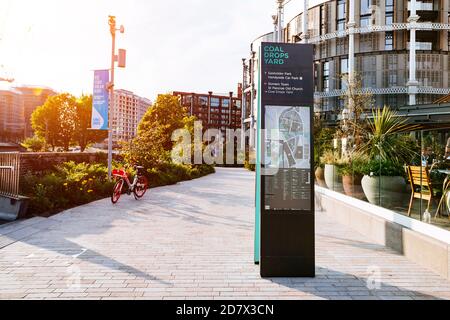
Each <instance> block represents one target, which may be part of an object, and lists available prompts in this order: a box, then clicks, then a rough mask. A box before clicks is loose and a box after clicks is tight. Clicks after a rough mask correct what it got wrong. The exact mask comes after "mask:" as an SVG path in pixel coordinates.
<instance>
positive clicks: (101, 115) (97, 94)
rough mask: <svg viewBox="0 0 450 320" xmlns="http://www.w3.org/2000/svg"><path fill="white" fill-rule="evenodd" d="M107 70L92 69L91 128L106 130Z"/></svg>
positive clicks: (107, 104)
mask: <svg viewBox="0 0 450 320" xmlns="http://www.w3.org/2000/svg"><path fill="white" fill-rule="evenodd" d="M108 83H109V70H96V71H94V94H93V96H92V121H91V129H95V130H108V109H109V91H108Z"/></svg>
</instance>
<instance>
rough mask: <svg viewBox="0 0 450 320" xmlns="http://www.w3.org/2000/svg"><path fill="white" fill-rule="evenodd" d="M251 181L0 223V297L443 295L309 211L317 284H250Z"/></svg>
mask: <svg viewBox="0 0 450 320" xmlns="http://www.w3.org/2000/svg"><path fill="white" fill-rule="evenodd" d="M253 181H254V180H253V176H252V174H251V173H249V172H247V171H244V170H240V169H217V173H216V174H214V175H210V176H208V177H205V178H202V179H199V180H195V181H190V182H185V183H181V184H178V185H175V186H169V187H163V188H158V189H153V190H151V192H150V193H149V194H148V195H147V196H146V197H145V199H144V200H142V201H140V202H136V201H135V200H134V199H132V198H131V197H124V198H123V199H121V200H120V202H119V204H118V205H117V206H115V207H113V206H112V205H111V204H110V202H109V200H108V199H106V200H101V201H98V202H95V203H92V204H89V205H86V206H82V207H78V208H75V209H72V210H68V211H66V212H64V213H62V214H59V215H57V216H54V217H52V218H50V219H41V218H35V219H31V220H27V221H23V222H19V223H13V224H7V225H3V226H0V248H1V249H0V298H4V299H5V298H30V299H42V298H62V299H70V298H77V299H79V298H88V299H117V298H119V299H120V298H122V299H123V298H137V299H186V298H188V299H212V298H214V299H238V298H243V299H252V298H256V299H277V298H282V299H433V298H447V299H449V298H450V282H448V281H446V280H444V279H442V278H440V277H439V276H437V275H435V274H433V273H432V272H430V271H428V270H425V269H423V268H421V267H419V266H417V265H415V264H414V263H411V262H409V261H408V260H406V259H405V258H404V257H403V256H400V255H398V254H396V253H394V252H393V251H391V250H389V249H386V248H384V247H381V246H379V245H376V244H373V243H371V242H368V241H367V240H365V238H364V236H362V235H360V234H357V233H355V232H354V231H352V230H350V229H349V228H347V227H345V226H342V225H339V224H337V223H336V222H335V221H333V220H330V219H329V218H328V217H326V216H324V215H323V214H321V213H320V212H319V213H317V264H318V267H317V273H318V276H317V278H315V279H261V278H260V276H259V272H258V271H259V270H258V267H257V266H255V265H254V264H253V262H252V257H253V219H254V217H253V208H252V207H253V192H254V191H253ZM378 280H379V281H380V283H379V282H378Z"/></svg>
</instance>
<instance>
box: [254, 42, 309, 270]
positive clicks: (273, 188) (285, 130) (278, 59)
mask: <svg viewBox="0 0 450 320" xmlns="http://www.w3.org/2000/svg"><path fill="white" fill-rule="evenodd" d="M313 84H314V81H313V46H312V45H304V44H285V43H262V45H261V51H260V87H259V94H260V104H259V108H260V109H259V113H258V115H259V116H258V121H261V123H260V125H259V128H260V133H259V135H258V153H259V155H260V156H259V163H258V173H257V174H258V177H257V181H258V182H257V183H259V184H260V186H259V188H258V190H259V193H260V194H259V199H258V201H259V205H258V209H259V215H260V219H261V221H260V222H261V225H260V238H261V243H260V245H261V247H260V261H259V262H260V264H261V275H262V276H274V277H277V276H298V277H301V276H314V273H315V259H314V175H313V172H314V170H313V168H314V164H313V154H314V152H313V132H312V130H313V125H312V124H313V103H314V97H313V89H314V85H313ZM257 220H258V212H257ZM257 224H258V221H257Z"/></svg>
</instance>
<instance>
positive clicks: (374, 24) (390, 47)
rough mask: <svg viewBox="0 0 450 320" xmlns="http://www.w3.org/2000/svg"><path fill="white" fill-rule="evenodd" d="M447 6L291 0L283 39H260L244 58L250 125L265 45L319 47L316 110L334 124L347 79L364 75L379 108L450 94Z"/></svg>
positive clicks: (411, 1) (432, 0)
mask: <svg viewBox="0 0 450 320" xmlns="http://www.w3.org/2000/svg"><path fill="white" fill-rule="evenodd" d="M449 2H450V1H449V0H423V1H418V0H331V1H330V0H309V1H308V0H305V1H303V0H291V1H290V2H289V3H288V4H287V5H286V8H285V10H286V11H287V9H289V11H290V16H289V17H288V16H286V17H285V19H284V21H286V22H287V23H286V25H285V26H283V27H282V32H280V34H281V36H280V35H279V34H278V33H277V32H276V31H274V32H270V33H268V34H265V35H263V36H261V37H259V38H258V39H256V40H255V41H254V42H253V43H252V45H251V54H250V57H249V59H246V60H245V61H244V65H243V70H244V92H245V99H244V106H243V108H244V109H245V121H246V122H247V123H251V122H254V118H255V117H256V114H255V113H256V111H255V106H256V94H257V91H256V90H257V83H258V82H257V77H258V73H257V72H258V71H257V66H258V50H259V45H260V43H261V42H262V41H283V42H288V43H311V44H314V47H315V50H314V63H315V110H316V112H321V113H322V114H323V115H324V117H326V118H327V119H329V120H331V121H333V120H335V119H337V117H338V115H339V113H340V111H341V110H342V109H343V107H344V101H343V99H342V95H343V94H344V92H345V83H344V82H343V81H342V76H343V75H345V74H350V73H352V74H359V75H360V77H361V79H362V85H363V88H364V90H366V91H369V92H371V93H372V94H373V95H374V100H375V101H374V102H375V105H376V106H383V105H389V106H391V107H394V108H401V107H403V106H414V105H420V104H430V103H433V102H434V101H436V100H437V99H439V98H440V97H442V96H444V95H446V94H449V93H450V89H449V82H450V55H449V52H450V21H449V19H450V18H449V15H450V6H449ZM274 4H275V3H274ZM288 7H289V8H288ZM280 37H281V38H282V39H279V38H280Z"/></svg>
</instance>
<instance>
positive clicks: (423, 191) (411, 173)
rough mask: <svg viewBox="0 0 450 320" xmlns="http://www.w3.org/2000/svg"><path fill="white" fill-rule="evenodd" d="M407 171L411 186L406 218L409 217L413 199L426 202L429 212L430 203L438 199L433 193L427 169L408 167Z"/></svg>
mask: <svg viewBox="0 0 450 320" xmlns="http://www.w3.org/2000/svg"><path fill="white" fill-rule="evenodd" d="M407 171H408V179H409V183H410V184H411V201H410V202H409V208H408V217H411V210H412V207H413V204H414V199H420V200H428V207H427V210H428V211H430V208H431V202H432V201H436V202H437V201H438V199H437V196H436V195H435V193H434V189H433V185H432V183H431V178H430V169H429V168H428V167H419V166H408V167H407Z"/></svg>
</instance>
